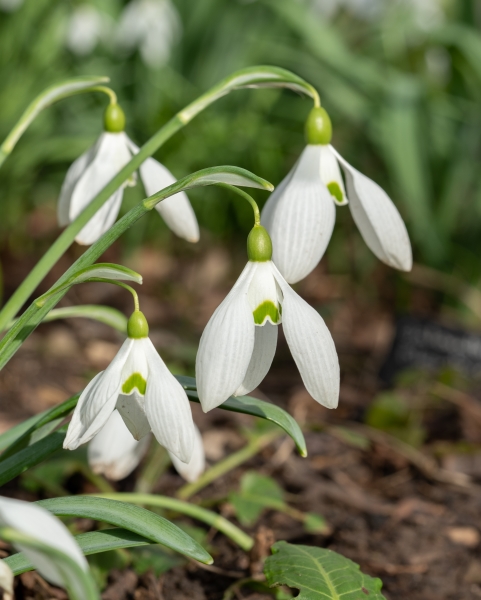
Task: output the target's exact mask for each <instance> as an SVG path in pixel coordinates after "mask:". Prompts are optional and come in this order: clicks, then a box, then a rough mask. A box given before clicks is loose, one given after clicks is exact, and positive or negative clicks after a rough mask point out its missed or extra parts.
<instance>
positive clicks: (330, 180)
mask: <svg viewBox="0 0 481 600" xmlns="http://www.w3.org/2000/svg"><path fill="white" fill-rule="evenodd" d="M320 148H321V159H320V169H321V179H322V181H323V182H324V185H325V186H326V187H327V188H328V189H329V186H331V185H332V184H335V185H336V184H337V186H338V189H339V192H341V194H342V198H341V199H339V198H338V197H336V196H334V195H333V194H332V190H331V189H329V192H330V193H331V196H332V198H333V200H334V202H335V203H336V204H337V205H338V206H344V205H345V204H347V203H348V201H347V197H346V190H345V188H344V181H343V180H342V175H341V169H340V168H339V163H338V162H337V158H336V157H335V155H334V154H333V152H332V150H331V146H330V145H325V146H320Z"/></svg>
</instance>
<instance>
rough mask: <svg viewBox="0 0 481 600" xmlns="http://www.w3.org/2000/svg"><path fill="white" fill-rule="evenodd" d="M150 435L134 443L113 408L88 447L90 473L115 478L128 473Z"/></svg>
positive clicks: (138, 459)
mask: <svg viewBox="0 0 481 600" xmlns="http://www.w3.org/2000/svg"><path fill="white" fill-rule="evenodd" d="M149 442H150V436H146V437H144V438H143V439H142V440H140V442H137V441H136V440H135V439H134V438H133V436H132V434H131V433H130V431H129V430H128V429H127V426H126V425H125V423H124V421H123V420H122V417H121V416H120V414H119V412H118V411H117V410H114V412H113V413H112V414H111V415H110V417H109V420H108V421H107V423H106V424H105V425H104V426H103V427H102V429H101V430H100V431H99V433H97V435H96V436H95V437H94V438H93V440H92V441H91V442H90V443H89V446H88V460H89V465H90V467H91V469H92V471H93V472H94V473H100V474H103V475H105V476H106V477H107V478H108V479H111V480H113V481H118V480H120V479H124V478H125V477H127V475H129V474H130V473H132V471H133V470H134V469H135V468H136V467H137V465H138V464H139V463H140V461H141V460H142V458H143V457H144V455H145V453H146V451H147V448H148V445H149Z"/></svg>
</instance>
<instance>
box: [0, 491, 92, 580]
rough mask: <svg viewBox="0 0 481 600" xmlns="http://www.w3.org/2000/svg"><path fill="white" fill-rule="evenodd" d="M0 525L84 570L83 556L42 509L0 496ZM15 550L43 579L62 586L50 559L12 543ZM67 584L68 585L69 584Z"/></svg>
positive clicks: (67, 532)
mask: <svg viewBox="0 0 481 600" xmlns="http://www.w3.org/2000/svg"><path fill="white" fill-rule="evenodd" d="M0 524H1V525H4V526H6V527H11V528H12V529H15V530H17V531H19V532H21V533H23V534H25V535H28V536H30V537H32V538H35V539H37V540H38V541H40V542H43V543H44V544H47V545H49V546H51V547H52V548H55V549H57V550H59V551H60V552H63V553H64V554H66V555H67V556H69V557H70V558H71V559H72V560H74V561H75V562H76V563H77V564H78V565H79V566H80V567H81V568H82V569H83V570H84V571H87V570H88V565H87V561H86V559H85V556H84V555H83V553H82V551H81V550H80V548H79V546H78V545H77V543H76V541H75V540H74V538H73V537H72V535H71V534H70V533H69V531H68V529H67V528H66V527H65V525H64V524H63V523H62V522H61V521H59V519H57V518H56V517H54V516H53V515H52V514H51V513H49V512H48V511H47V510H45V509H44V508H41V507H40V506H37V505H36V504H33V503H32V502H23V501H21V500H13V499H11V498H4V497H0ZM16 548H17V549H18V550H20V551H21V552H23V553H24V554H25V556H26V557H27V558H28V559H29V560H30V561H31V562H32V564H33V565H34V566H35V568H36V569H37V570H38V571H39V573H40V574H41V575H42V576H43V577H45V579H47V580H48V581H50V582H51V583H53V584H55V585H58V586H61V587H65V585H66V582H65V580H64V575H62V573H61V571H60V570H59V569H58V568H57V566H56V564H55V563H54V562H52V560H51V558H49V557H48V556H45V555H44V554H43V553H42V552H40V551H38V550H32V549H31V548H29V547H27V546H24V545H23V544H16ZM68 583H69V586H70V585H71V583H72V582H68Z"/></svg>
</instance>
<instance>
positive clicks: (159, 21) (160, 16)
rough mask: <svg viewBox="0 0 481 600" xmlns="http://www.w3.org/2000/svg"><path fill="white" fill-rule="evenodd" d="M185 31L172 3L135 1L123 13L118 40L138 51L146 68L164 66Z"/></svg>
mask: <svg viewBox="0 0 481 600" xmlns="http://www.w3.org/2000/svg"><path fill="white" fill-rule="evenodd" d="M180 32H181V22H180V17H179V13H178V12H177V9H176V8H175V6H174V5H173V4H172V2H171V1H170V0H132V1H131V2H129V3H128V4H127V5H126V7H125V8H124V11H123V13H122V16H121V19H120V23H119V27H118V31H117V39H118V43H119V46H120V47H121V48H124V49H125V50H127V51H132V50H134V49H135V48H138V49H139V51H140V56H141V57H142V60H143V61H144V63H145V64H146V65H148V66H149V67H152V68H154V69H155V68H159V67H161V66H163V65H164V64H165V63H166V62H167V61H168V60H169V57H170V53H171V50H172V46H173V45H174V42H175V41H176V39H177V38H178V37H179V35H180Z"/></svg>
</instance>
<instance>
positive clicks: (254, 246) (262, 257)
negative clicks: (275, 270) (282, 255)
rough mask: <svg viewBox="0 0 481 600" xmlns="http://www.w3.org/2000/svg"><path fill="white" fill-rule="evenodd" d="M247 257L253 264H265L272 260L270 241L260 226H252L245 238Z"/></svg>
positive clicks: (265, 231)
mask: <svg viewBox="0 0 481 600" xmlns="http://www.w3.org/2000/svg"><path fill="white" fill-rule="evenodd" d="M247 256H248V257H249V260H252V261H254V262H265V261H266V260H271V258H272V241H271V237H270V235H269V234H268V233H267V230H266V229H265V228H264V227H262V225H254V227H253V228H252V229H251V232H250V233H249V236H248V238H247Z"/></svg>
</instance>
